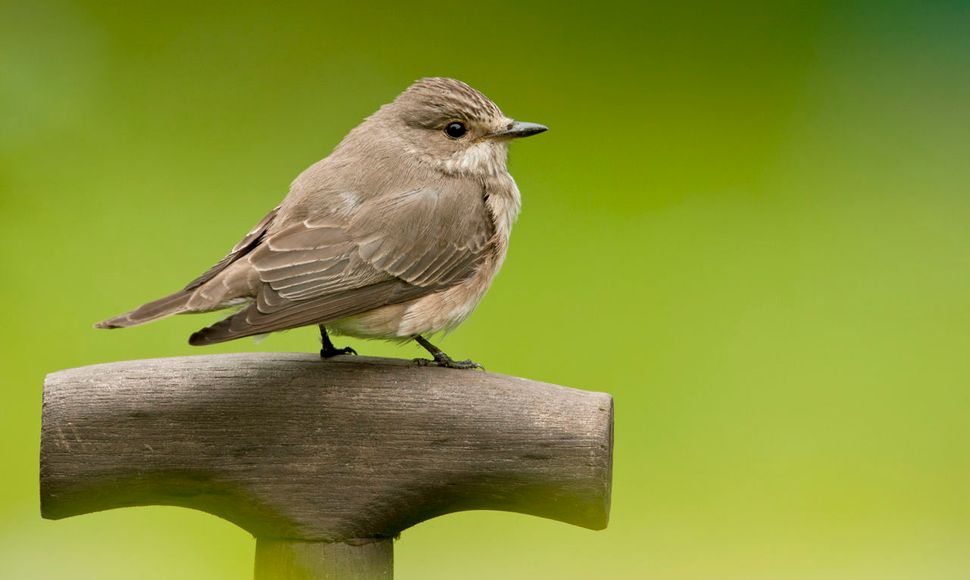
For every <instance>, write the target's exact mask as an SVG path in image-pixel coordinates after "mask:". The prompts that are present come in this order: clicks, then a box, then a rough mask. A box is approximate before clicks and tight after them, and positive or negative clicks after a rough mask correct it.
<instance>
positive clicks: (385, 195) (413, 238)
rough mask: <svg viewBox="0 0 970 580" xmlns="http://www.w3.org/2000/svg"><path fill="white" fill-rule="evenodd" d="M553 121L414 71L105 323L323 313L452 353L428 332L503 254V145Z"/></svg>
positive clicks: (440, 327) (260, 320) (461, 313)
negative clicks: (204, 264) (251, 219)
mask: <svg viewBox="0 0 970 580" xmlns="http://www.w3.org/2000/svg"><path fill="white" fill-rule="evenodd" d="M545 130H546V127H544V126H542V125H538V124H535V123H524V122H520V121H514V120H512V119H510V118H508V117H506V116H505V115H504V114H502V111H501V110H500V109H499V108H498V106H496V105H495V103H493V102H492V101H490V100H489V99H488V98H487V97H485V95H483V94H482V93H480V92H478V91H477V90H475V89H473V88H472V87H470V86H468V85H467V84H465V83H463V82H461V81H457V80H454V79H447V78H426V79H422V80H419V81H417V82H416V83H414V84H413V85H411V86H410V87H408V89H407V90H405V91H404V92H403V93H401V94H400V95H399V96H398V97H397V98H396V99H394V101H393V102H391V103H389V104H386V105H384V106H383V107H381V108H380V109H379V110H378V111H377V112H376V113H374V114H373V115H371V116H370V117H368V118H367V119H365V120H364V122H362V123H361V124H360V125H358V126H357V127H356V128H354V129H353V130H352V131H351V132H350V133H349V134H348V135H347V136H346V137H345V138H344V139H343V141H341V142H340V144H339V145H337V147H336V149H334V151H333V153H331V154H330V156H328V157H326V158H325V159H323V160H321V161H318V162H317V163H315V164H313V165H312V166H310V167H309V168H308V169H307V170H306V171H304V172H303V173H302V174H300V175H299V176H298V177H297V178H296V180H295V181H294V182H293V184H292V185H291V187H290V192H289V194H288V195H287V196H286V198H285V199H284V200H283V202H282V203H281V204H280V205H279V206H277V207H276V208H275V209H273V210H272V211H271V212H269V214H268V215H267V216H266V217H264V218H263V219H262V220H260V222H259V223H258V224H256V227H254V228H253V229H252V230H251V231H250V232H249V233H248V234H246V236H245V237H244V238H243V239H242V240H241V241H240V242H239V243H238V244H236V246H235V247H234V248H233V249H232V251H231V252H229V254H228V255H227V256H226V257H225V258H223V259H222V260H220V261H219V262H218V263H217V264H216V265H214V266H212V267H211V268H209V270H207V271H206V272H205V273H204V274H202V275H201V276H199V277H198V278H196V279H195V280H193V281H192V282H190V283H189V284H188V285H187V286H186V287H185V288H183V289H182V290H179V291H178V292H176V293H174V294H172V295H170V296H166V297H164V298H161V299H159V300H155V301H154V302H149V303H148V304H145V305H143V306H140V307H138V308H136V309H135V310H133V311H131V312H129V313H127V314H122V315H120V316H117V317H115V318H111V319H109V320H105V321H103V322H100V323H98V324H97V325H96V326H97V327H98V328H121V327H127V326H135V325H137V324H143V323H145V322H151V321H153V320H158V319H159V318H163V317H166V316H169V315H172V314H186V313H195V312H210V311H213V310H220V309H223V308H230V307H239V308H240V309H239V310H238V311H237V312H235V313H234V314H232V315H231V316H229V317H228V318H225V319H224V320H222V321H220V322H217V323H215V324H213V325H212V326H209V327H207V328H204V329H202V330H200V331H198V332H196V333H195V334H193V335H192V336H191V337H190V338H189V344H193V345H204V344H212V343H216V342H224V341H227V340H233V339H236V338H242V337H244V336H253V335H260V334H267V333H270V332H274V331H278V330H286V329H289V328H296V327H300V326H308V325H313V324H315V325H319V327H320V335H321V339H322V341H323V349H322V350H321V351H320V355H321V356H323V357H331V356H334V355H338V354H349V353H353V354H356V352H355V351H354V350H353V349H351V348H349V347H347V348H336V347H334V345H333V343H332V342H331V341H330V338H329V337H328V335H327V330H328V329H329V330H330V331H332V332H334V333H337V334H342V335H347V336H353V337H359V338H381V339H388V340H409V339H414V340H416V341H417V342H418V343H419V344H420V345H421V346H423V347H424V348H425V349H427V350H428V351H429V352H430V353H431V355H432V356H433V357H434V360H433V361H420V362H424V363H426V364H434V365H438V366H445V367H452V368H479V367H480V365H478V364H477V363H474V362H472V361H470V360H464V361H455V360H452V359H451V358H450V357H449V356H448V355H446V354H445V353H444V352H442V351H441V350H440V349H439V348H437V347H436V346H434V345H433V344H431V343H430V342H428V340H427V339H426V338H425V337H426V336H429V335H432V334H434V333H437V332H439V331H447V330H450V329H452V328H454V327H456V326H457V325H459V324H460V323H461V322H462V321H464V320H465V319H466V318H467V317H468V315H469V314H471V312H472V310H474V308H475V306H476V305H477V304H478V302H479V301H480V300H481V299H482V296H484V294H485V292H486V291H487V290H488V287H489V285H490V284H491V282H492V279H493V278H494V277H495V274H496V273H497V272H498V270H499V268H500V267H501V265H502V261H503V260H504V259H505V252H506V249H507V248H508V240H509V232H510V231H511V228H512V222H514V221H515V218H516V216H517V215H518V213H519V207H520V197H519V190H518V188H517V187H516V185H515V181H514V180H513V179H512V176H511V175H509V172H508V169H507V168H506V159H507V156H508V144H509V142H510V141H511V140H512V139H515V138H517V137H527V136H529V135H535V134H537V133H542V132H543V131H545Z"/></svg>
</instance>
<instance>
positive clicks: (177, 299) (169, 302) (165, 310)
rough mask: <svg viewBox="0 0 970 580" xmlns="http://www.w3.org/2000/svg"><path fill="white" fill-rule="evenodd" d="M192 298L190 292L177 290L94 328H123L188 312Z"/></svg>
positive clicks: (100, 323)
mask: <svg viewBox="0 0 970 580" xmlns="http://www.w3.org/2000/svg"><path fill="white" fill-rule="evenodd" d="M191 297H192V292H191V291H185V290H179V291H178V292H176V293H175V294H171V295H169V296H166V297H164V298H159V299H158V300H155V301H153V302H149V303H148V304H142V305H141V306H139V307H138V308H136V309H134V310H132V311H131V312H128V313H125V314H121V315H118V316H115V317H114V318H109V319H107V320H102V321H101V322H99V323H97V324H95V325H94V327H95V328H125V327H127V326H137V325H139V324H145V323H146V322H151V321H153V320H158V319H159V318H165V317H166V316H170V315H172V314H181V313H182V312H186V311H188V302H189V299H190V298H191Z"/></svg>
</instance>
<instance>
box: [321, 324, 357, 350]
mask: <svg viewBox="0 0 970 580" xmlns="http://www.w3.org/2000/svg"><path fill="white" fill-rule="evenodd" d="M320 342H322V343H323V348H321V349H320V357H321V358H330V357H332V356H337V355H338V354H357V351H356V350H354V349H352V348H350V347H349V346H345V347H343V348H337V347H335V346H334V345H333V343H332V342H330V337H329V336H328V335H327V327H326V326H324V325H322V324H321V325H320Z"/></svg>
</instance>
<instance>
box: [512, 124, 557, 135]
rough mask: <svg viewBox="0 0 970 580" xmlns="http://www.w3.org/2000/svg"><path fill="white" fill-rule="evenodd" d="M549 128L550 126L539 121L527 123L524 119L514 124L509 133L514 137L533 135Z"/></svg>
mask: <svg viewBox="0 0 970 580" xmlns="http://www.w3.org/2000/svg"><path fill="white" fill-rule="evenodd" d="M548 130H549V127H546V126H545V125H540V124H539V123H526V122H524V121H516V122H515V123H513V124H512V127H511V128H510V129H509V134H511V135H512V136H514V137H531V136H532V135H538V134H539V133H545V132H546V131H548Z"/></svg>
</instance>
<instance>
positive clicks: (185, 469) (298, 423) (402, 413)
mask: <svg viewBox="0 0 970 580" xmlns="http://www.w3.org/2000/svg"><path fill="white" fill-rule="evenodd" d="M612 425H613V404H612V399H611V398H610V397H609V395H606V394H604V393H591V392H586V391H580V390H576V389H569V388H565V387H559V386H555V385H550V384H545V383H539V382H535V381H529V380H526V379H520V378H515V377H507V376H502V375H496V374H491V373H481V372H472V371H458V370H451V369H440V368H426V367H418V366H415V365H412V364H409V363H408V362H405V361H399V360H391V359H376V358H366V357H338V358H335V359H329V360H321V359H319V358H318V357H316V356H314V355H308V354H307V355H304V354H271V353H260V354H237V355H207V356H195V357H182V358H169V359H155V360H142V361H130V362H120V363H110V364H103V365H94V366H89V367H83V368H77V369H71V370H66V371H60V372H57V373H53V374H51V375H49V376H48V377H47V381H46V383H45V388H44V412H43V427H42V435H41V481H40V485H41V512H42V514H43V516H44V517H46V518H51V519H58V518H63V517H68V516H73V515H78V514H84V513H90V512H94V511H99V510H105V509H111V508H118V507H126V506H138V505H153V504H154V505H178V506H184V507H190V508H196V509H200V510H203V511H206V512H209V513H212V514H215V515H218V516H220V517H223V518H225V519H228V520H230V521H232V522H235V523H236V524H238V525H240V526H241V527H243V528H245V529H246V530H248V531H249V532H251V533H252V534H254V535H255V536H256V537H257V549H256V566H255V576H256V578H257V579H258V580H269V579H273V580H277V579H287V580H295V579H298V578H299V579H304V578H306V579H311V578H312V579H324V578H339V579H344V578H360V579H377V578H382V579H383V578H391V575H392V539H393V538H394V537H396V536H397V535H398V534H400V532H401V531H402V530H404V529H406V528H408V527H410V526H412V525H414V524H416V523H418V522H421V521H423V520H426V519H429V518H432V517H435V516H438V515H442V514H446V513H450V512H455V511H461V510H469V509H491V510H508V511H516V512H521V513H526V514H532V515H537V516H543V517H547V518H552V519H555V520H559V521H563V522H568V523H572V524H576V525H579V526H584V527H587V528H591V529H602V528H604V527H606V524H607V518H608V515H609V504H610V481H611V463H612Z"/></svg>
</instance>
